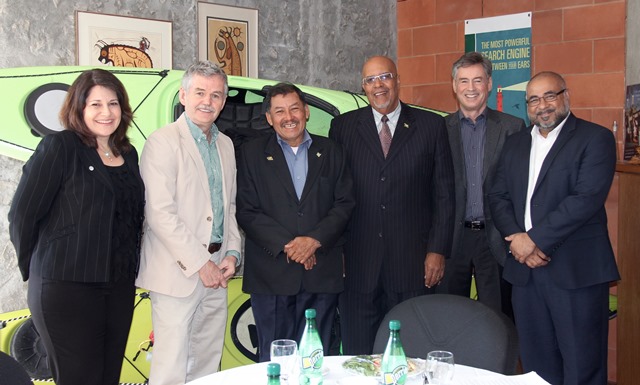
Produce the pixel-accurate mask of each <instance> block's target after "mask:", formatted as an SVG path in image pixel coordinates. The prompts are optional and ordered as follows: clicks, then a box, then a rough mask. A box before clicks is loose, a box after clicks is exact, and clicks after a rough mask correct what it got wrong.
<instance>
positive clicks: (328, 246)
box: [236, 134, 355, 295]
mask: <svg viewBox="0 0 640 385" xmlns="http://www.w3.org/2000/svg"><path fill="white" fill-rule="evenodd" d="M311 138H312V140H313V142H312V144H311V146H310V147H309V150H308V165H309V168H308V172H307V180H306V182H305V186H304V190H303V192H302V196H301V198H300V199H298V197H297V195H296V192H295V188H294V186H293V181H292V180H291V174H290V172H289V168H288V166H287V162H286V160H285V158H284V154H283V152H282V148H281V147H280V145H279V144H278V142H277V139H276V135H275V134H273V135H269V136H265V137H259V138H257V139H254V140H253V141H250V142H248V143H245V144H244V145H243V146H242V148H241V149H240V157H239V158H238V164H237V165H238V194H237V196H236V204H237V210H236V217H237V219H238V224H239V225H240V227H241V228H242V229H243V230H244V232H245V234H246V241H245V262H244V279H243V286H242V288H243V290H244V291H245V292H248V293H260V294H271V295H295V294H298V292H299V291H300V288H304V289H305V290H306V291H307V292H310V293H338V292H340V291H342V289H343V279H342V245H343V244H344V238H343V232H344V229H345V227H346V225H347V222H348V220H349V216H350V214H351V211H352V209H353V207H354V206H355V201H354V198H353V191H352V190H353V181H352V179H351V175H350V173H349V170H348V168H347V166H346V160H345V158H344V155H343V152H342V149H341V148H340V146H339V145H337V144H336V143H334V142H333V141H331V140H329V139H327V138H324V137H320V136H316V135H311ZM297 236H309V237H312V238H314V239H316V240H318V241H319V242H320V243H321V244H322V247H320V248H319V249H318V250H317V251H316V260H317V264H316V265H315V266H314V267H313V269H312V270H308V271H307V270H304V267H303V265H301V264H299V263H295V262H288V261H287V258H286V256H285V254H284V252H283V248H284V245H285V244H287V243H288V242H289V241H291V240H292V239H294V238H295V237H297Z"/></svg>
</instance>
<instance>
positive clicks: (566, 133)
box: [533, 114, 576, 193]
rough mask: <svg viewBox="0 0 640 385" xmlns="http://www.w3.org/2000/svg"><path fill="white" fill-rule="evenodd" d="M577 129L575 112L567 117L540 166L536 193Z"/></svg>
mask: <svg viewBox="0 0 640 385" xmlns="http://www.w3.org/2000/svg"><path fill="white" fill-rule="evenodd" d="M575 129H576V118H575V116H573V114H571V115H570V116H569V119H567V121H566V123H565V124H564V126H563V127H562V131H560V135H558V138H557V139H556V142H555V143H554V144H553V146H552V147H551V150H549V153H548V154H547V156H546V157H545V158H544V161H543V162H542V167H541V168H540V174H539V175H538V180H537V181H536V188H535V189H534V190H533V191H534V193H535V191H536V190H537V189H538V186H540V183H541V182H542V180H544V177H545V175H546V174H547V171H549V168H550V167H551V164H552V163H553V160H554V159H555V157H556V156H557V155H558V154H559V153H560V150H562V147H564V145H565V144H566V143H567V142H568V141H569V139H570V138H571V137H572V136H573V134H574V132H575Z"/></svg>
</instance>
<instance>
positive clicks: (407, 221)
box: [329, 56, 454, 354]
mask: <svg viewBox="0 0 640 385" xmlns="http://www.w3.org/2000/svg"><path fill="white" fill-rule="evenodd" d="M362 78H363V79H362V87H363V89H364V91H365V93H366V95H367V98H368V99H369V103H370V104H371V106H370V107H364V108H361V109H359V110H356V111H352V112H348V113H346V114H344V115H340V116H338V117H336V118H335V119H334V120H333V121H332V123H331V131H330V133H329V137H330V138H332V139H335V140H336V141H337V142H338V143H340V144H342V145H343V147H344V149H345V153H346V156H347V159H348V163H349V165H350V166H351V172H352V175H353V178H354V187H355V193H356V202H357V206H356V208H355V210H354V212H353V215H352V218H351V221H350V223H349V226H348V228H347V243H346V245H345V252H344V254H345V291H344V292H343V294H342V295H341V296H340V305H339V309H340V317H341V333H342V344H343V346H342V347H343V351H344V353H345V354H369V353H371V352H372V349H373V341H374V339H375V336H376V332H377V330H378V327H379V326H380V322H381V321H382V318H383V317H384V315H385V314H386V313H387V311H389V310H390V309H391V308H392V307H393V306H394V305H396V304H398V303H400V302H402V301H404V300H406V299H409V298H412V297H415V296H418V295H422V294H427V293H429V292H430V291H431V290H433V288H434V286H435V285H436V284H438V282H440V280H441V279H442V275H443V272H444V264H445V262H444V259H445V256H446V255H447V254H448V253H449V251H450V250H451V234H452V230H453V214H454V199H453V197H454V195H453V194H454V191H453V165H452V163H451V150H450V148H449V141H448V140H447V132H446V128H445V125H444V119H443V118H442V117H440V116H438V115H436V114H434V113H431V112H428V111H424V110H420V109H417V108H414V107H410V106H408V105H406V104H404V103H401V102H400V100H399V96H398V92H399V88H400V87H399V84H400V82H399V77H398V71H397V69H396V65H395V63H394V62H393V61H392V60H391V59H389V58H387V57H382V56H376V57H373V58H371V59H369V60H367V62H366V63H365V64H364V67H363V69H362ZM379 132H380V133H382V140H381V139H380V136H379V135H380V134H379ZM391 138H392V139H391ZM389 140H391V143H390V147H388V149H387V150H385V149H383V146H385V145H386V144H387V143H388V141H389ZM387 151H388V152H387Z"/></svg>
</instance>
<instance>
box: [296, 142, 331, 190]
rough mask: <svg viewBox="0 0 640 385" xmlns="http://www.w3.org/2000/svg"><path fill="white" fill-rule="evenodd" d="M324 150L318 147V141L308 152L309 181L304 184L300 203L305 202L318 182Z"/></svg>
mask: <svg viewBox="0 0 640 385" xmlns="http://www.w3.org/2000/svg"><path fill="white" fill-rule="evenodd" d="M324 158H325V157H324V148H322V147H320V146H318V144H317V140H314V141H312V142H311V146H310V147H309V151H307V164H308V165H309V168H308V170H307V179H306V180H305V182H304V189H303V190H302V196H301V198H300V201H301V202H302V201H304V200H305V199H306V197H307V195H308V194H309V191H310V189H311V187H312V186H313V184H314V183H316V182H317V180H318V177H319V175H320V170H321V169H322V163H324Z"/></svg>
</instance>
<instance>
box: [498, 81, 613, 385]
mask: <svg viewBox="0 0 640 385" xmlns="http://www.w3.org/2000/svg"><path fill="white" fill-rule="evenodd" d="M526 96H527V99H526V102H527V112H528V114H529V119H530V120H531V122H532V123H533V126H532V127H531V129H529V130H524V131H520V132H519V133H516V134H513V135H512V136H510V137H509V138H507V140H506V142H505V144H504V149H503V152H502V156H501V158H500V161H499V163H498V170H497V173H496V177H495V182H494V185H493V187H492V189H491V192H490V194H489V202H490V205H491V212H492V213H493V218H494V221H495V224H496V227H497V228H498V230H499V231H500V233H502V235H503V236H504V237H505V239H506V240H507V241H509V242H510V253H511V257H509V258H507V260H506V261H505V265H504V278H505V279H506V280H507V281H509V282H510V283H511V284H512V285H513V293H512V302H513V311H514V315H515V320H516V328H517V329H518V336H519V340H520V356H521V358H522V367H523V369H524V371H525V372H528V371H536V372H537V373H538V374H539V375H540V376H541V377H542V378H544V379H545V380H546V381H548V382H549V383H551V384H554V385H555V384H558V385H560V384H563V385H603V384H606V383H607V337H608V324H609V321H608V310H609V306H608V305H609V282H611V281H616V280H618V279H619V278H620V276H619V274H618V269H617V267H616V262H615V259H614V255H613V250H612V248H611V242H610V241H609V234H608V231H607V214H606V211H605V207H604V203H605V200H606V199H607V195H608V193H609V188H610V187H611V182H612V180H613V175H614V172H615V164H616V147H615V139H614V136H613V135H612V133H611V131H609V130H608V129H606V128H605V127H602V126H599V125H597V124H594V123H591V122H588V121H586V120H582V119H579V118H577V117H576V116H575V115H573V114H572V113H571V112H570V109H569V90H568V89H567V85H566V83H565V81H564V79H563V78H562V77H561V76H560V75H558V74H557V73H554V72H541V73H539V74H537V75H536V76H534V77H533V78H532V79H531V81H529V84H528V85H527V95H526Z"/></svg>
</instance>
